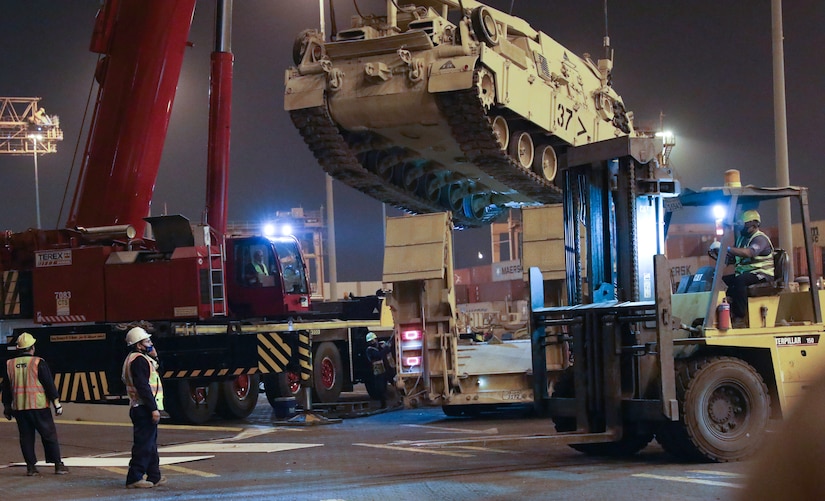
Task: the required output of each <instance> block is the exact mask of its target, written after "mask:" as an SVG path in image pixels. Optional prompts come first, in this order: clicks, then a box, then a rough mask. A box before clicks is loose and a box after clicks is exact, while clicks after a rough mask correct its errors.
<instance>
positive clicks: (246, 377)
mask: <svg viewBox="0 0 825 501" xmlns="http://www.w3.org/2000/svg"><path fill="white" fill-rule="evenodd" d="M259 382H260V377H259V376H258V375H257V374H241V375H240V376H237V377H234V378H232V379H227V380H226V381H221V382H219V383H218V404H217V407H216V408H215V412H217V413H218V415H220V416H222V417H224V418H226V419H243V418H245V417H247V416H249V415H250V414H252V411H254V410H255V405H257V403H258V393H259V388H258V383H259Z"/></svg>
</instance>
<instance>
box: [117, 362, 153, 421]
mask: <svg viewBox="0 0 825 501" xmlns="http://www.w3.org/2000/svg"><path fill="white" fill-rule="evenodd" d="M138 357H143V358H145V359H146V361H147V362H149V388H151V390H152V394H153V395H154V396H155V404H157V407H158V410H159V411H162V410H163V384H161V382H160V374H158V363H157V361H155V360H154V359H153V358H152V357H150V356H148V355H145V354H143V353H141V352H139V351H133V352H131V353H129V356H127V357H126V360H125V361H124V362H123V370H122V371H121V375H120V377H121V379H122V380H123V382H124V383H125V384H126V394H127V395H129V405H131V406H132V407H137V406H138V405H143V404H145V402H144V401H143V400H141V398H140V395H138V392H137V388H135V383H134V381H133V380H132V362H134V360H135V359H136V358H138Z"/></svg>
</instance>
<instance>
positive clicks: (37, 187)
mask: <svg viewBox="0 0 825 501" xmlns="http://www.w3.org/2000/svg"><path fill="white" fill-rule="evenodd" d="M28 138H29V139H31V140H32V143H34V203H35V204H36V205H37V229H38V230H39V229H40V179H39V178H38V177H37V140H38V139H43V135H42V134H29V135H28Z"/></svg>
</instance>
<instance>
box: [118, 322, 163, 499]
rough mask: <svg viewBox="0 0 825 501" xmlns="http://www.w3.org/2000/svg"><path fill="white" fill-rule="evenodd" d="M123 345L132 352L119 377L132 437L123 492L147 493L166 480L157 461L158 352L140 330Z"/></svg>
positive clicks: (159, 408) (129, 334) (132, 331)
mask: <svg viewBox="0 0 825 501" xmlns="http://www.w3.org/2000/svg"><path fill="white" fill-rule="evenodd" d="M126 344H127V346H129V347H130V348H131V351H130V352H129V355H127V356H126V360H125V361H124V362H123V370H122V373H121V377H122V379H123V382H124V383H125V384H126V393H127V394H128V395H129V417H130V418H131V420H132V431H133V435H134V441H133V444H132V459H131V460H130V461H129V471H128V472H127V473H126V488H127V489H146V488H152V487H156V486H159V485H163V484H165V483H166V477H164V476H162V475H161V474H160V458H159V457H158V423H160V411H162V410H163V384H162V383H161V381H160V374H159V373H158V365H159V364H158V357H157V352H156V351H155V349H154V346H153V345H152V339H151V336H150V335H149V333H148V332H146V330H145V329H144V328H142V327H134V328H132V329H130V330H129V332H127V333H126ZM144 476H145V477H146V478H144Z"/></svg>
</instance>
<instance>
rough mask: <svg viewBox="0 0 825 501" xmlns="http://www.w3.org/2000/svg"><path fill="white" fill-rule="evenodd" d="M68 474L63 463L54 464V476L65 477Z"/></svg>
mask: <svg viewBox="0 0 825 501" xmlns="http://www.w3.org/2000/svg"><path fill="white" fill-rule="evenodd" d="M67 473H69V469H68V468H66V465H65V464H63V462H62V461H61V462H59V463H55V464H54V474H55V475H65V474H67Z"/></svg>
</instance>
